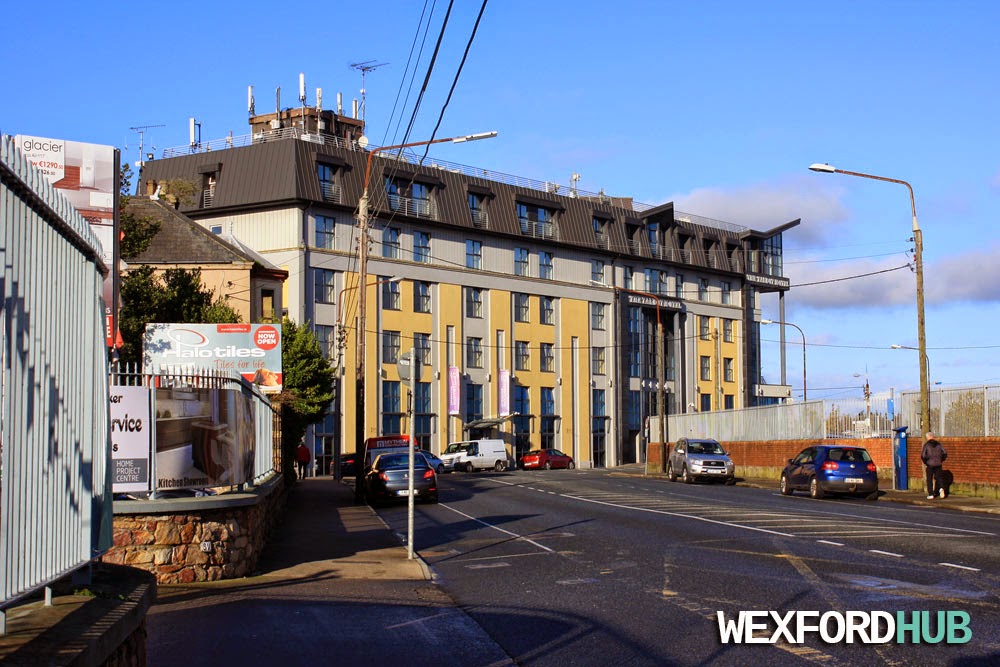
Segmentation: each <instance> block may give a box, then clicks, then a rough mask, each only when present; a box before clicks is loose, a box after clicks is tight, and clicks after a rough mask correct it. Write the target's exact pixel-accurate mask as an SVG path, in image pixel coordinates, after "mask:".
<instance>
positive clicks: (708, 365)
mask: <svg viewBox="0 0 1000 667" xmlns="http://www.w3.org/2000/svg"><path fill="white" fill-rule="evenodd" d="M698 361H699V368H700V374H699V377H700V378H701V379H702V380H711V379H712V357H709V356H705V355H702V356H701V357H699V358H698Z"/></svg>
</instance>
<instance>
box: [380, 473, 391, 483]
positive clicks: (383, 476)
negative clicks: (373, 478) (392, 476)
mask: <svg viewBox="0 0 1000 667" xmlns="http://www.w3.org/2000/svg"><path fill="white" fill-rule="evenodd" d="M378 478H379V479H380V480H382V481H383V482H388V481H389V476H388V475H386V474H385V473H384V472H380V473H379V474H378Z"/></svg>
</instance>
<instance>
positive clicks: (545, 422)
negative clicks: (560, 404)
mask: <svg viewBox="0 0 1000 667" xmlns="http://www.w3.org/2000/svg"><path fill="white" fill-rule="evenodd" d="M539 395H540V397H541V408H540V415H539V416H540V417H541V419H540V422H541V423H540V428H539V430H540V431H541V435H542V449H548V448H551V447H555V444H556V399H555V388H553V387H541V391H540V392H539Z"/></svg>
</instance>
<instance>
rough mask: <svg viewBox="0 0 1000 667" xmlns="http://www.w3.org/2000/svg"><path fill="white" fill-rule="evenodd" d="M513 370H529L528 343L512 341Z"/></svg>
mask: <svg viewBox="0 0 1000 667" xmlns="http://www.w3.org/2000/svg"><path fill="white" fill-rule="evenodd" d="M514 370H515V371H528V370H531V352H530V350H528V342H527V341H524V340H517V341H514Z"/></svg>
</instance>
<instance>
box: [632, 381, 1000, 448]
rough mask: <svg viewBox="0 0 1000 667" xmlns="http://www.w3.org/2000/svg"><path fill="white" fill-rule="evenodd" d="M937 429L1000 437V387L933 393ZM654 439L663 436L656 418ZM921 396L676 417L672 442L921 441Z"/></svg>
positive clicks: (888, 395)
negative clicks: (903, 436)
mask: <svg viewBox="0 0 1000 667" xmlns="http://www.w3.org/2000/svg"><path fill="white" fill-rule="evenodd" d="M930 399H931V429H930V430H932V431H933V432H934V433H935V434H936V435H939V436H943V437H977V436H993V437H997V436H1000V386H997V385H987V386H977V387H958V388H949V389H936V390H934V391H932V392H931V395H930ZM650 422H651V426H650V433H651V434H653V438H654V439H655V437H656V434H657V433H659V422H658V421H657V418H656V417H651V418H650ZM919 422H920V392H919V391H904V392H902V393H900V394H896V393H895V392H879V393H874V394H872V395H871V396H870V397H868V398H860V397H859V398H843V399H836V400H816V401H807V402H804V403H785V404H781V405H770V406H764V407H756V408H743V409H740V410H717V411H713V412H695V413H688V414H679V415H670V417H669V419H668V421H667V426H668V439H669V440H670V441H675V440H676V439H677V438H680V437H684V436H687V437H710V438H715V439H716V440H724V441H725V440H733V441H749V442H754V441H763V440H812V439H817V440H822V439H825V438H891V437H892V436H893V430H894V429H896V428H899V427H901V426H907V427H909V434H910V437H911V438H912V437H915V436H917V435H920V433H919V431H920V423H919Z"/></svg>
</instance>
